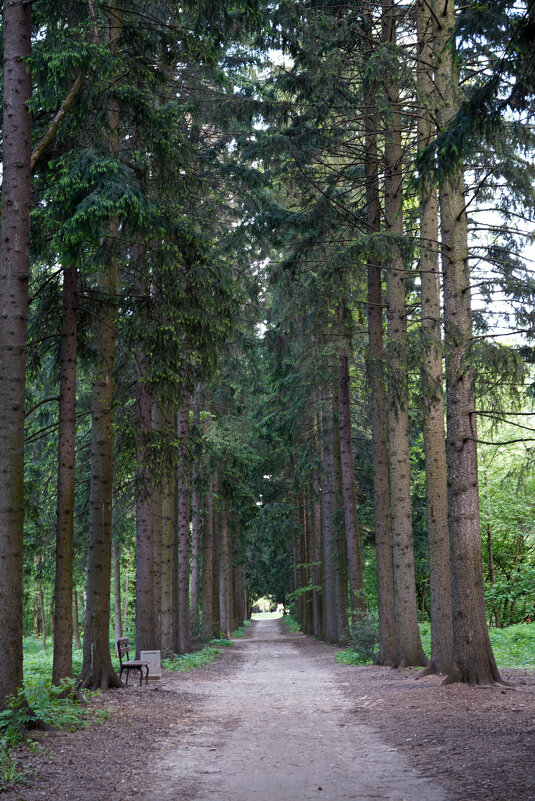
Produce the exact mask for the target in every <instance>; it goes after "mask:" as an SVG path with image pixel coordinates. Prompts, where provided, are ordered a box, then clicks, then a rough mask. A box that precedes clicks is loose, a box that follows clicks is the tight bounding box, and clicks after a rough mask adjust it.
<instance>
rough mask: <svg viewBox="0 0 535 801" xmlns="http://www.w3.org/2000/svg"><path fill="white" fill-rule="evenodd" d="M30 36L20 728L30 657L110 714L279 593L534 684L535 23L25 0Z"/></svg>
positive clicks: (6, 637) (320, 6)
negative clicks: (526, 625) (515, 639)
mask: <svg viewBox="0 0 535 801" xmlns="http://www.w3.org/2000/svg"><path fill="white" fill-rule="evenodd" d="M2 37H3V50H4V71H3V83H2V91H3V102H4V117H3V128H2V158H3V184H2V255H1V260H0V292H1V315H0V606H1V608H2V617H1V619H0V650H1V652H2V654H3V661H4V662H5V664H6V665H7V667H6V669H5V670H2V671H1V672H0V705H1V704H2V703H5V700H6V698H7V697H8V696H9V695H10V694H11V693H13V692H15V691H16V690H17V688H18V687H20V686H21V684H22V659H23V657H22V638H23V636H35V637H40V636H43V637H46V634H47V632H48V633H52V635H53V641H54V668H53V681H54V682H55V683H58V682H59V681H60V680H61V679H62V678H64V677H68V676H71V675H72V673H73V664H72V652H73V647H75V648H82V647H83V667H82V671H81V675H80V677H79V679H80V684H81V685H82V686H85V687H92V688H97V687H102V688H105V687H108V686H116V685H118V683H119V680H118V678H117V676H116V673H115V671H114V669H113V666H112V662H111V656H110V639H111V640H113V637H114V636H115V637H118V636H121V634H124V633H127V634H128V635H129V636H130V637H131V638H133V639H134V640H135V643H136V648H137V650H138V651H139V650H142V649H161V650H162V652H163V653H164V654H173V653H179V654H184V653H187V652H188V651H191V650H192V649H193V648H195V647H198V645H199V644H200V643H202V642H206V641H209V640H210V639H212V638H213V637H214V636H219V635H220V634H221V632H223V633H224V634H225V635H226V636H230V633H231V631H232V630H233V629H234V628H235V627H236V626H237V625H238V624H239V623H240V622H241V621H243V620H244V619H246V618H247V617H248V616H249V614H250V610H251V606H252V603H253V602H254V601H255V600H256V599H258V598H259V597H261V596H269V597H270V598H271V599H272V600H273V602H274V603H278V602H280V603H283V604H285V605H286V606H289V607H291V608H292V609H293V611H294V612H295V614H296V616H297V617H298V619H299V621H300V623H301V624H302V627H303V629H304V630H305V631H306V632H308V633H311V634H314V635H315V636H318V637H322V638H323V639H325V640H326V641H327V642H340V643H347V642H348V641H350V640H351V639H352V638H355V637H357V636H358V632H359V631H368V630H369V629H370V627H371V628H373V627H374V626H375V625H377V626H378V631H379V650H378V654H377V657H376V659H377V661H378V662H379V663H380V664H387V665H388V664H389V665H394V666H398V667H403V666H406V665H421V666H422V667H424V668H425V669H426V670H427V671H433V672H438V673H441V674H444V675H446V676H447V680H448V681H465V682H469V683H476V684H485V683H489V682H500V681H501V679H500V675H499V672H498V669H497V667H496V664H495V661H494V657H493V655H492V649H491V647H490V642H489V638H488V632H487V626H488V625H489V624H490V625H491V626H507V625H510V624H513V623H518V622H522V621H524V620H526V619H530V618H533V616H534V615H535V606H534V598H535V592H534V591H535V510H534V501H533V498H534V491H533V490H534V473H533V464H532V460H533V431H534V430H535V429H534V426H533V422H534V420H535V410H534V408H533V402H534V390H533V367H532V365H533V361H534V357H533V349H532V343H533V339H534V336H535V318H534V311H535V305H534V302H533V300H534V297H533V296H534V291H535V281H534V275H533V258H532V257H533V214H534V187H533V180H532V175H533V101H534V93H535V69H534V64H533V48H532V44H533V41H534V39H535V4H534V3H533V2H509V0H496V1H495V2H494V1H491V0H487V1H486V2H481V3H474V4H470V5H468V6H463V7H462V9H459V11H458V12H456V10H455V7H454V4H453V2H451V1H450V0H446V1H445V2H444V0H442V2H437V1H436V0H429V1H427V0H418V1H417V2H411V3H393V2H390V0H384V1H383V2H382V3H375V2H371V1H370V2H368V0H364V1H363V2H360V1H359V0H350V2H345V3H337V2H321V0H317V1H314V0H306V1H303V2H301V1H300V0H295V1H294V0H291V1H288V2H285V1H283V2H275V3H263V2H261V0H242V1H239V0H237V1H236V2H232V3H222V2H221V3H220V2H195V3H194V2H192V3H188V2H184V3H180V4H176V3H174V2H172V0H168V2H149V3H136V2H130V0H111V2H108V3H100V2H98V0H87V2H79V1H78V0H72V1H71V2H61V1H60V0H54V1H53V2H52V1H51V2H46V3H41V2H35V3H33V4H27V3H24V2H15V1H14V2H10V3H4V10H3V19H2ZM530 243H531V244H530ZM426 620H430V621H431V634H432V649H431V659H428V657H427V656H426V655H425V654H424V652H423V649H422V645H421V641H420V634H419V629H418V623H419V622H422V621H426ZM82 635H83V636H82Z"/></svg>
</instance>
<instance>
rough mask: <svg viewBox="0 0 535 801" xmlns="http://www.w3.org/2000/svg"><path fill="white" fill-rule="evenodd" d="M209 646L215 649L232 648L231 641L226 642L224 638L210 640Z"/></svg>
mask: <svg viewBox="0 0 535 801" xmlns="http://www.w3.org/2000/svg"><path fill="white" fill-rule="evenodd" d="M209 644H210V645H211V646H214V647H215V648H220V647H221V648H232V647H233V646H234V643H233V642H232V640H227V638H226V637H218V638H217V639H214V640H210V643H209Z"/></svg>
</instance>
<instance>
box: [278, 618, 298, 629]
mask: <svg viewBox="0 0 535 801" xmlns="http://www.w3.org/2000/svg"><path fill="white" fill-rule="evenodd" d="M280 620H282V622H283V623H284V625H285V626H286V627H287V628H289V629H290V631H294V632H297V631H301V625H300V623H299V621H297V620H296V619H295V617H294V616H293V615H283V617H281V618H280Z"/></svg>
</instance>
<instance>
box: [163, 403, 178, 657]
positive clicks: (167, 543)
mask: <svg viewBox="0 0 535 801" xmlns="http://www.w3.org/2000/svg"><path fill="white" fill-rule="evenodd" d="M166 419H167V415H166ZM166 430H168V422H167V423H166ZM162 480H163V487H162V562H161V612H160V628H161V649H162V652H163V653H164V654H166V655H171V654H172V653H173V530H174V520H175V512H174V505H175V504H174V500H175V495H176V492H175V489H174V488H175V482H174V481H173V480H172V479H171V478H170V476H168V475H164V476H163V479H162Z"/></svg>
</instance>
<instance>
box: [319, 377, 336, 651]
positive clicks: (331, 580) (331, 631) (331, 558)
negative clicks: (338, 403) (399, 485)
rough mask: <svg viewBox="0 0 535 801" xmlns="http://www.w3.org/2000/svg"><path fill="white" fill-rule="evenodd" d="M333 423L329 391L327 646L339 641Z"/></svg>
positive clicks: (325, 420) (325, 429) (325, 415)
mask: <svg viewBox="0 0 535 801" xmlns="http://www.w3.org/2000/svg"><path fill="white" fill-rule="evenodd" d="M332 428H333V421H332V401H331V392H330V389H329V390H327V391H326V392H325V399H324V404H323V409H322V462H323V478H322V533H323V570H324V592H323V595H324V603H325V607H324V632H323V637H324V639H325V641H326V642H328V643H333V642H337V640H338V621H337V614H336V564H335V545H334V526H333V516H334V480H335V477H334V454H333V433H332Z"/></svg>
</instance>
